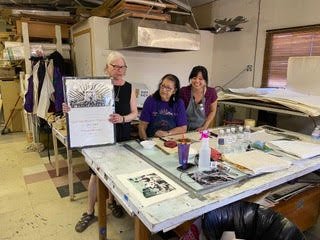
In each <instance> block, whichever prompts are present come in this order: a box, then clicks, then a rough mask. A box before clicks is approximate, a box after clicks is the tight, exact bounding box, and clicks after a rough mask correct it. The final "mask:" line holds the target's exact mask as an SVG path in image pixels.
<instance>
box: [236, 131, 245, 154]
mask: <svg viewBox="0 0 320 240" xmlns="http://www.w3.org/2000/svg"><path fill="white" fill-rule="evenodd" d="M237 142H238V149H239V152H244V151H245V150H246V149H245V146H244V133H243V127H242V126H239V128H238V134H237Z"/></svg>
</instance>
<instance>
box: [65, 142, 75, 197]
mask: <svg viewBox="0 0 320 240" xmlns="http://www.w3.org/2000/svg"><path fill="white" fill-rule="evenodd" d="M66 149H67V164H68V185H69V196H70V201H73V200H74V191H73V164H72V150H71V149H69V148H68V147H67V146H66Z"/></svg>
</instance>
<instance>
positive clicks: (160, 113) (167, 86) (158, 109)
mask: <svg viewBox="0 0 320 240" xmlns="http://www.w3.org/2000/svg"><path fill="white" fill-rule="evenodd" d="M179 89H180V82H179V79H178V78H177V77H176V76H175V75H173V74H167V75H165V76H164V77H163V78H162V79H161V81H160V83H159V87H158V90H157V91H156V92H155V93H154V94H153V95H152V96H149V97H148V98H147V99H146V101H145V102H144V104H143V109H142V112H141V115H140V124H139V136H140V138H141V139H147V138H148V137H166V136H169V135H174V134H179V133H185V132H186V130H187V116H186V112H185V108H184V104H183V102H182V100H181V99H180V98H179Z"/></svg>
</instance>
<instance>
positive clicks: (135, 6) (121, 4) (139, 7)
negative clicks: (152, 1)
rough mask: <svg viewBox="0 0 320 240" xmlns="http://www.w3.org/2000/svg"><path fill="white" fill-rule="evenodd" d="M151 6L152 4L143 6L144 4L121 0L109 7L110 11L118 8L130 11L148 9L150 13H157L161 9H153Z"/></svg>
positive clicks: (160, 11) (144, 10)
mask: <svg viewBox="0 0 320 240" xmlns="http://www.w3.org/2000/svg"><path fill="white" fill-rule="evenodd" d="M152 7H153V6H145V5H138V4H131V3H126V2H125V0H121V1H120V2H119V3H118V4H117V5H115V6H114V7H113V8H112V9H111V13H113V12H117V11H119V10H131V11H140V12H148V11H149V12H150V13H157V14H160V13H162V10H160V9H155V8H152ZM151 8H152V9H151ZM150 9H151V10H150Z"/></svg>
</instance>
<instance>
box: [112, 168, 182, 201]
mask: <svg viewBox="0 0 320 240" xmlns="http://www.w3.org/2000/svg"><path fill="white" fill-rule="evenodd" d="M117 177H118V179H119V180H120V181H121V182H122V184H123V185H124V186H126V187H127V188H128V195H129V196H132V197H133V198H136V199H137V200H138V201H139V202H140V203H141V205H142V206H148V205H151V204H154V203H158V202H160V201H164V200H167V199H169V198H174V197H177V196H179V195H181V194H184V193H186V192H187V191H186V190H185V189H184V188H182V187H180V186H179V185H178V184H177V183H175V182H174V181H172V180H171V179H170V178H168V177H166V176H165V175H164V174H162V173H161V172H159V171H157V170H156V169H146V170H143V171H139V172H134V173H130V174H121V175H118V176H117Z"/></svg>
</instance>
